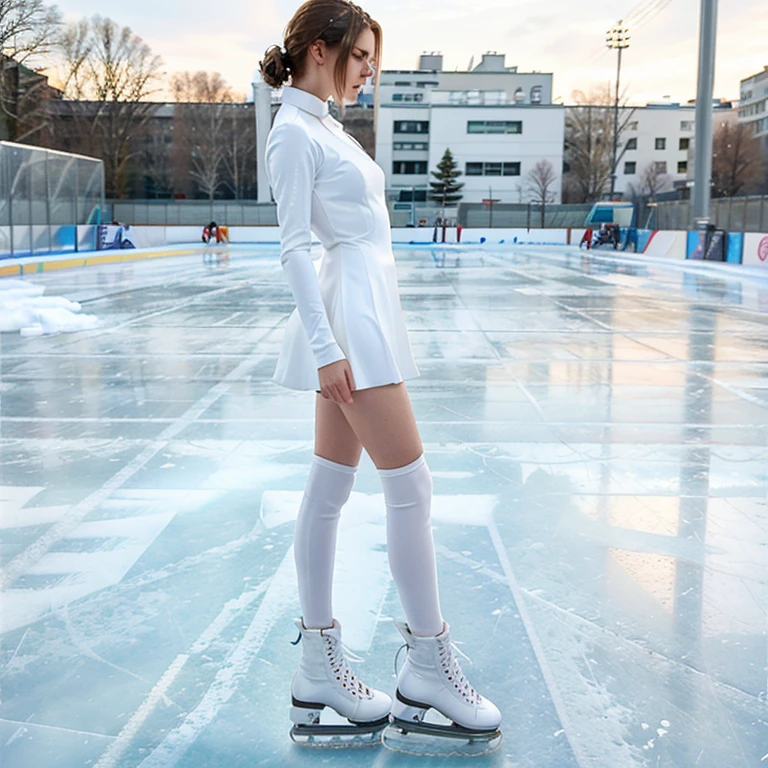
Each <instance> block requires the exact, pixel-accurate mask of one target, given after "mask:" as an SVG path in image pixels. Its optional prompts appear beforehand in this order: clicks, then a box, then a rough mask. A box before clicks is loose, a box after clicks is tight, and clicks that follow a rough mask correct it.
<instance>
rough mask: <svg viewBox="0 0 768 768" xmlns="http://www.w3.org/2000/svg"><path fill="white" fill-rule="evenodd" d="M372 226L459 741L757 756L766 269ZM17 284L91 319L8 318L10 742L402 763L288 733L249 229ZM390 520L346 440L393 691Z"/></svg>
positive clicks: (373, 608) (0, 707)
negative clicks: (463, 731)
mask: <svg viewBox="0 0 768 768" xmlns="http://www.w3.org/2000/svg"><path fill="white" fill-rule="evenodd" d="M397 258H398V269H399V274H400V281H401V285H402V302H403V308H404V311H405V313H406V318H407V321H408V324H409V328H410V332H411V340H412V345H413V348H414V352H415V355H416V357H417V362H418V364H419V367H420V369H421V371H422V378H421V379H420V380H418V381H416V382H413V384H412V385H411V386H410V390H411V394H412V398H413V401H414V407H415V410H416V413H417V417H418V419H419V422H420V424H421V428H422V433H423V436H424V440H425V448H426V453H427V456H428V458H429V462H430V466H431V469H432V473H433V478H434V483H435V493H436V496H435V502H434V509H433V511H434V515H433V517H434V520H433V522H434V529H435V538H436V542H437V551H438V566H439V569H440V574H441V590H442V594H441V598H442V602H443V608H444V611H445V614H446V617H447V619H448V620H449V621H450V622H451V625H452V627H453V635H454V638H455V640H456V641H457V642H458V644H459V648H460V650H461V652H462V653H463V654H465V655H466V656H467V657H468V660H467V661H466V662H464V661H463V662H462V663H463V665H464V666H465V671H466V672H467V675H468V677H470V679H471V680H472V681H473V682H476V683H477V686H478V688H480V689H481V690H484V691H487V692H488V695H489V697H490V698H492V699H493V700H494V701H495V702H496V703H497V704H498V705H499V706H500V708H501V709H502V712H503V714H504V717H505V719H504V724H503V729H504V742H503V744H502V746H501V748H500V750H499V751H498V752H497V753H496V754H495V755H493V756H490V757H488V758H484V759H485V760H486V762H488V763H489V764H492V765H499V766H502V765H505V766H506V765H509V766H512V765H514V766H518V767H526V768H541V766H553V768H570V767H571V766H585V767H586V766H606V768H616V767H617V766H621V768H624V767H625V766H626V767H629V766H675V767H677V766H686V767H687V766H697V767H701V768H723V767H724V766H729V768H730V766H741V765H743V766H752V765H760V764H761V760H762V759H763V758H764V756H765V755H766V753H768V741H766V737H765V733H766V723H768V703H767V700H768V693H767V691H766V661H765V660H766V652H767V644H766V606H768V573H767V571H768V565H767V561H766V556H765V552H766V548H768V506H767V504H766V487H767V486H768V477H767V475H768V440H767V437H768V395H766V391H768V384H767V383H766V382H768V362H766V361H767V360H768V281H765V280H763V279H761V278H759V277H757V276H753V275H750V274H749V273H748V272H744V271H738V270H737V269H734V268H729V267H720V266H719V267H717V268H712V267H708V266H707V265H687V264H677V263H674V264H673V263H669V264H665V263H659V262H654V263H650V262H644V261H642V260H639V259H634V258H627V259H625V257H624V256H620V257H614V256H612V255H610V254H602V253H601V254H590V255H587V254H585V253H579V252H577V251H576V250H575V249H572V250H569V249H562V250H560V251H558V250H557V249H546V248H526V247H521V248H515V249H513V248H509V249H505V248H503V247H496V248H490V247H489V248H482V249H481V248H465V249H456V248H454V249H440V248H438V249H435V250H434V251H432V250H431V249H428V248H414V249H411V250H401V251H398V252H397ZM30 282H31V283H34V284H35V285H36V286H37V287H38V289H39V288H45V290H46V294H47V295H49V296H57V295H58V296H65V297H67V298H68V299H70V300H73V301H78V302H79V301H88V302H89V306H92V307H93V310H92V311H94V312H95V313H96V314H97V315H98V317H99V318H100V321H101V327H100V328H98V329H94V330H91V331H89V332H88V333H83V334H73V335H67V336H56V337H43V338H22V337H20V336H18V335H15V334H14V335H8V334H6V335H4V336H3V339H2V343H3V348H2V357H1V358H0V397H1V398H2V399H1V400H0V429H1V430H2V431H1V432H0V440H1V443H2V449H3V464H2V475H0V504H1V505H2V515H0V530H1V531H2V543H1V544H0V558H1V561H2V572H1V573H0V579H1V580H2V586H3V589H4V594H3V612H2V616H1V617H0V618H1V619H2V628H3V634H2V648H1V649H0V659H1V660H2V687H3V698H2V703H0V743H2V754H3V766H4V768H6V766H7V768H22V767H23V768H29V766H43V765H46V766H47V765H53V764H56V765H62V766H79V765H87V764H90V765H97V766H100V767H105V766H121V767H125V768H127V767H128V766H144V767H145V768H146V767H147V766H163V767H164V768H165V767H167V766H180V767H182V768H183V767H184V766H189V768H192V767H193V766H194V767H196V768H197V767H199V766H203V765H204V766H210V767H211V768H216V767H217V766H222V767H223V766H226V768H232V767H233V766H246V765H248V766H251V765H275V766H278V765H291V766H293V765H296V766H300V765H314V764H321V763H322V764H327V763H329V761H331V764H333V765H341V766H343V765H349V766H353V765H354V766H359V765H371V766H387V765H392V766H395V765H397V766H400V765H414V766H416V765H421V764H423V760H421V761H420V760H419V758H408V757H405V756H402V755H395V754H393V753H390V752H387V751H384V750H381V749H377V748H374V749H370V750H354V751H344V750H334V751H333V752H324V751H322V750H318V751H311V750H301V749H299V748H298V747H296V746H295V745H292V744H291V742H290V739H289V737H288V731H289V729H290V722H289V718H288V709H289V704H290V698H289V690H290V680H291V675H292V674H293V670H294V667H295V665H296V663H297V661H298V651H297V649H296V648H294V647H293V646H292V645H291V641H292V640H294V639H295V631H294V627H293V623H292V621H291V619H292V618H293V617H294V616H296V615H297V614H298V604H297V598H296V587H295V574H294V570H293V554H292V549H291V540H292V532H293V521H294V519H295V516H296V513H297V511H298V505H299V500H300V497H301V492H302V488H303V485H304V481H305V478H306V473H307V468H308V466H309V460H310V458H311V455H312V418H313V403H312V398H311V396H306V395H302V394H299V393H292V392H287V391H284V390H280V389H278V388H277V387H275V386H274V385H273V384H271V382H270V380H269V378H270V375H271V372H272V369H273V366H274V362H275V359H276V355H277V351H278V349H279V344H280V339H281V333H282V328H283V326H284V323H285V318H286V316H287V314H288V313H289V311H290V309H291V301H290V296H289V294H288V290H287V287H286V285H285V283H284V281H283V277H282V274H281V272H280V267H279V262H278V259H277V256H276V253H275V252H274V249H271V248H266V247H254V248H246V247H240V248H237V247H233V248H232V257H231V259H230V260H229V262H227V263H226V264H219V265H215V266H214V265H210V264H205V263H203V262H202V259H200V258H198V257H175V258H173V259H166V260H155V261H153V262H152V263H135V264H121V265H114V266H104V267H98V268H89V269H83V270H69V271H62V272H59V273H44V274H41V275H37V276H33V277H31V279H30ZM384 523H385V519H384V505H383V500H382V497H381V488H380V485H379V482H378V478H377V475H376V472H375V470H374V468H373V467H372V465H371V464H370V462H369V461H368V460H367V459H365V458H364V460H363V463H362V465H361V470H360V473H359V476H358V481H357V484H356V487H355V492H354V493H353V495H352V497H351V500H350V502H349V504H348V506H347V507H346V508H345V511H344V514H343V517H342V526H341V529H340V535H339V551H338V557H337V564H336V566H337V567H336V591H335V600H336V612H337V615H338V618H339V620H340V622H341V624H342V626H343V627H344V640H345V642H346V644H347V645H348V646H349V647H350V648H351V650H352V651H353V652H354V654H355V655H356V657H357V658H358V660H357V661H355V662H354V664H355V667H356V668H357V669H359V670H360V672H361V673H364V677H365V679H366V680H370V681H371V682H372V683H374V684H376V685H378V686H379V687H381V688H384V689H387V690H391V688H392V685H393V682H394V677H393V671H394V669H393V664H394V660H395V657H396V655H397V650H398V647H399V646H400V637H399V635H398V633H397V631H396V629H395V627H394V626H393V624H392V619H394V618H399V617H401V615H402V612H401V609H400V607H399V604H398V601H397V596H396V593H395V591H394V588H393V585H392V581H391V577H390V575H389V570H388V566H387V557H386V546H385V544H386V542H385V527H384ZM52 755H53V756H55V758H53V757H51V756H52ZM431 762H433V763H434V764H436V765H440V764H445V765H448V764H450V765H456V764H464V760H462V759H456V758H452V759H450V760H449V759H439V758H437V759H432V760H431ZM473 764H474V763H473Z"/></svg>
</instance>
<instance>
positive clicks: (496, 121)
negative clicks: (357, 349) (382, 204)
mask: <svg viewBox="0 0 768 768" xmlns="http://www.w3.org/2000/svg"><path fill="white" fill-rule="evenodd" d="M419 64H420V66H419V69H418V70H387V71H384V72H382V75H381V87H380V95H379V110H378V118H377V126H376V161H377V162H378V163H379V165H380V166H381V167H382V168H383V170H384V172H385V174H386V177H387V187H388V188H389V190H390V193H391V198H392V199H393V200H394V201H395V202H397V201H399V202H407V201H410V200H411V199H412V198H411V196H412V195H414V196H415V198H416V199H417V200H424V199H425V198H426V196H427V193H428V189H429V180H430V178H431V176H430V171H432V170H434V169H435V168H436V167H437V164H438V163H439V162H440V159H441V158H442V156H443V153H444V152H445V150H446V149H450V150H451V153H452V154H453V156H454V158H455V159H456V161H457V163H458V166H459V169H460V170H461V171H462V173H463V174H464V175H463V177H462V178H461V181H463V182H464V185H465V186H464V189H463V190H462V192H463V200H462V202H477V203H479V202H481V201H482V200H483V199H487V198H489V197H491V198H493V199H497V200H501V201H503V202H527V201H528V200H531V199H534V198H535V197H536V192H535V191H534V190H533V188H532V187H531V186H530V184H529V174H530V173H531V172H532V171H533V170H534V167H535V166H536V164H537V163H538V162H540V161H542V160H546V161H547V162H549V163H550V164H551V166H552V168H553V169H554V173H555V176H556V179H555V182H554V183H553V184H552V185H551V191H550V193H549V194H548V197H549V200H548V202H559V201H560V193H561V183H560V178H561V173H562V165H563V136H564V107H562V106H561V105H553V104H552V103H551V99H552V75H551V74H546V73H538V72H531V73H521V72H518V71H517V68H516V67H506V66H505V64H504V56H503V55H502V54H497V53H487V54H484V55H483V57H482V60H481V61H480V63H479V64H478V65H477V66H476V67H474V68H473V69H471V70H468V71H466V72H458V71H457V72H444V71H443V70H442V56H441V55H440V54H425V55H423V56H422V57H421V60H420V62H419Z"/></svg>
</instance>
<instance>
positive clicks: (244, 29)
mask: <svg viewBox="0 0 768 768" xmlns="http://www.w3.org/2000/svg"><path fill="white" fill-rule="evenodd" d="M299 2H300V0H255V2H253V1H251V2H245V3H244V2H242V0H217V2H216V4H215V5H211V3H210V0H184V2H182V1H181V0H162V2H156V0H132V2H131V3H130V4H125V3H122V2H120V3H118V2H117V0H101V2H100V3H99V5H98V10H99V12H100V13H101V14H103V15H108V16H111V17H112V18H113V19H114V20H115V21H117V22H118V23H120V24H123V25H128V26H130V27H131V28H132V29H133V30H134V32H136V33H137V34H139V35H141V36H142V37H143V38H144V39H145V40H146V41H147V42H148V43H149V44H150V45H151V46H152V48H153V50H155V52H156V53H158V54H160V55H161V56H162V57H163V58H164V60H165V62H166V70H167V71H169V72H172V71H178V70H183V69H201V68H205V69H208V70H214V71H219V72H221V73H222V75H223V76H224V77H225V78H226V79H227V80H228V81H229V82H230V84H232V85H233V86H234V87H235V88H236V89H238V90H248V89H249V88H250V81H251V76H252V74H253V71H254V70H255V69H256V67H257V65H258V61H259V59H260V58H261V57H262V55H263V52H264V50H265V49H266V48H267V47H268V46H269V45H272V44H274V43H279V42H281V40H282V33H283V29H284V27H285V25H286V23H287V21H288V19H289V18H290V16H291V14H292V13H293V12H294V11H295V10H296V8H297V7H298V5H299ZM362 4H363V6H364V7H365V8H366V10H368V11H369V12H370V13H371V15H372V16H373V17H374V18H376V19H377V20H378V21H379V22H380V23H381V24H382V26H383V28H384V66H385V67H386V68H388V69H410V68H412V67H415V66H416V64H417V61H418V56H419V54H420V53H421V52H422V51H424V50H440V51H443V53H444V55H445V59H444V64H445V67H446V69H453V68H454V67H458V68H460V69H464V68H465V67H466V66H467V64H468V62H469V60H470V58H471V57H474V60H475V61H478V60H479V58H480V55H481V54H482V53H484V52H485V51H487V50H489V49H491V50H497V51H499V52H500V53H506V54H507V64H508V65H517V66H518V67H519V68H520V70H521V71H531V70H538V71H544V72H552V73H554V82H555V93H556V94H559V95H561V96H564V97H565V100H566V101H568V100H569V99H570V93H571V91H573V90H574V89H576V88H580V89H582V90H585V91H588V90H589V88H590V86H591V85H592V84H593V83H604V82H607V81H609V80H612V79H614V78H615V65H616V57H615V54H613V53H611V52H610V51H608V50H607V49H606V48H605V32H606V30H607V29H608V28H609V27H610V26H611V25H612V24H614V23H615V22H616V20H617V18H615V17H616V16H617V14H619V13H626V12H628V11H629V9H630V8H631V7H632V6H633V5H635V2H634V0H626V2H622V3H620V4H618V5H619V7H614V6H613V5H608V6H607V5H605V4H604V3H599V2H598V1H597V0H580V2H574V0H550V2H548V3H547V5H546V6H541V5H539V6H532V5H531V3H530V0H472V2H469V3H467V2H466V0H444V2H442V3H440V4H439V6H436V5H435V4H434V3H432V2H427V0H420V1H419V2H415V1H414V0H370V1H369V2H363V3H362ZM58 5H59V7H60V8H61V9H62V10H63V11H64V12H65V14H67V16H68V18H71V19H74V18H78V17H79V16H82V15H92V13H93V10H94V8H95V7H96V6H94V4H93V0H59V2H58ZM764 8H765V0H729V2H728V7H727V12H726V7H725V4H722V3H721V6H720V18H719V31H718V52H717V69H716V79H715V93H716V95H718V96H719V95H723V96H728V97H731V98H734V97H736V96H737V95H738V91H739V80H740V79H742V78H744V77H747V76H749V75H751V74H754V73H756V72H759V71H761V70H762V68H763V65H765V64H768V54H767V53H766V49H765V40H766V38H768V14H766V13H765V10H764ZM533 9H535V11H534V12H532V10H533ZM698 13H699V0H672V2H671V3H670V5H669V6H667V7H666V8H665V9H664V10H663V11H662V12H661V13H659V14H658V15H657V16H656V17H655V18H653V19H652V20H650V21H648V23H646V24H644V25H643V26H639V27H637V28H635V29H633V30H632V46H631V48H630V49H629V50H628V51H626V53H625V56H624V65H623V69H622V80H623V81H624V82H626V83H628V84H631V91H630V94H629V95H630V98H631V99H632V101H633V103H640V102H643V103H644V101H647V100H649V99H650V100H653V99H658V98H660V97H661V96H663V95H665V94H669V95H671V96H672V97H673V98H674V99H676V100H679V101H686V100H687V99H690V98H693V97H694V96H695V94H696V78H697V72H696V68H697V63H698V53H697V51H698Z"/></svg>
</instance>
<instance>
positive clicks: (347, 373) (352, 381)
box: [344, 366, 357, 392]
mask: <svg viewBox="0 0 768 768" xmlns="http://www.w3.org/2000/svg"><path fill="white" fill-rule="evenodd" d="M344 375H345V376H346V378H347V386H348V387H349V391H350V392H354V391H355V390H356V389H357V386H356V385H355V377H354V376H353V375H352V369H351V368H350V367H349V366H347V367H346V369H345V371H344Z"/></svg>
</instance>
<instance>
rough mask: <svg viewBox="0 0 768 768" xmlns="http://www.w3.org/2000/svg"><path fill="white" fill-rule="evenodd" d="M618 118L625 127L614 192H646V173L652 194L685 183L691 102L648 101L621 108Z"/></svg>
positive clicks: (631, 194)
mask: <svg viewBox="0 0 768 768" xmlns="http://www.w3.org/2000/svg"><path fill="white" fill-rule="evenodd" d="M619 119H620V121H621V123H622V124H624V123H626V127H625V130H624V131H623V132H622V134H621V136H620V146H619V156H620V160H619V163H618V167H617V168H616V191H617V192H618V193H619V194H620V195H621V196H622V197H624V198H631V197H634V196H636V195H642V194H646V193H647V191H648V189H647V186H648V182H649V179H648V178H647V176H648V175H650V176H651V177H652V178H653V183H654V184H655V187H654V192H656V193H660V192H671V191H672V190H673V189H676V188H677V187H680V186H686V183H687V182H686V179H687V175H688V150H689V147H690V146H691V144H692V141H693V135H694V129H695V124H696V107H695V105H693V104H675V103H668V102H658V103H650V104H648V105H646V106H645V107H634V108H632V107H630V108H627V109H625V110H622V114H621V115H620V118H619ZM622 153H623V154H622ZM644 177H646V178H644Z"/></svg>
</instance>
